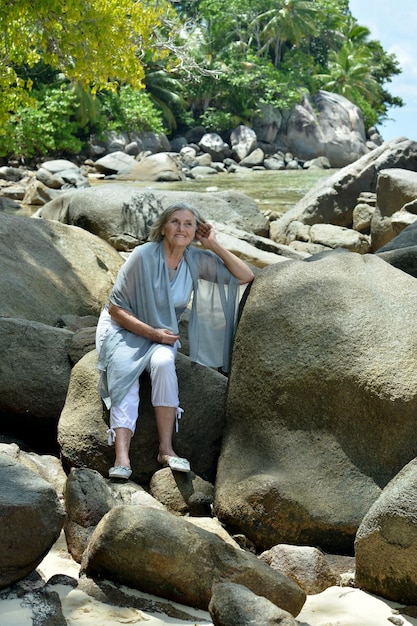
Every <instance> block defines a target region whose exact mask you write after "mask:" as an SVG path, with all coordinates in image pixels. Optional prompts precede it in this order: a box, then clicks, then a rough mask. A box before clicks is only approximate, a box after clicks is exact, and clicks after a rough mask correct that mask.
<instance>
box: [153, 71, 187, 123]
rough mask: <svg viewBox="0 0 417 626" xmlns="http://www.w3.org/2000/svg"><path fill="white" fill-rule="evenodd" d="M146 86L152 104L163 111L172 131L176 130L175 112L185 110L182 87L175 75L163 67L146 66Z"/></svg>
mask: <svg viewBox="0 0 417 626" xmlns="http://www.w3.org/2000/svg"><path fill="white" fill-rule="evenodd" d="M144 82H145V86H146V91H147V93H148V94H149V95H150V97H151V100H152V102H153V103H154V104H155V105H156V106H157V107H158V108H159V109H160V110H161V111H162V115H163V118H164V121H165V123H166V125H167V128H168V129H169V130H170V131H173V130H176V128H177V120H176V115H175V110H177V111H178V110H180V109H185V107H186V103H185V100H184V99H183V97H182V94H181V91H182V89H183V88H182V85H181V82H180V81H179V80H178V78H176V77H175V75H173V74H170V73H169V72H167V71H166V70H165V69H163V68H161V67H152V66H145V81H144Z"/></svg>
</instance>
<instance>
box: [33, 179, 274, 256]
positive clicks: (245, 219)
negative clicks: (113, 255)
mask: <svg viewBox="0 0 417 626" xmlns="http://www.w3.org/2000/svg"><path fill="white" fill-rule="evenodd" d="M174 202H189V203H190V204H192V205H194V206H195V207H196V208H197V209H198V210H199V211H200V212H201V214H202V215H203V217H205V218H206V219H207V220H215V221H217V222H222V223H227V224H231V225H233V226H236V227H237V228H241V229H242V230H247V231H249V232H254V233H256V234H259V235H266V234H267V232H268V221H267V219H266V218H265V217H264V216H263V214H262V213H261V212H260V211H259V209H258V207H257V205H256V203H255V202H254V201H253V200H252V199H251V198H249V197H248V196H245V195H244V194H241V193H238V192H234V191H227V192H215V193H209V194H204V193H199V192H195V191H161V190H156V189H152V190H149V189H138V188H137V187H134V186H131V185H127V184H126V185H122V184H117V183H114V184H111V183H110V184H101V185H97V186H95V187H91V188H90V189H82V190H76V191H70V192H68V193H67V194H64V195H63V196H61V197H59V198H56V199H55V200H52V201H51V202H48V203H47V204H45V205H44V206H43V207H42V208H41V209H40V210H39V212H38V216H39V217H42V218H46V219H50V220H57V221H59V222H63V223H64V224H73V225H75V226H80V227H82V228H85V229H86V230H89V231H90V232H92V233H93V234H95V235H97V236H98V237H100V238H101V239H104V240H105V241H108V242H110V243H111V244H112V245H113V246H114V247H116V248H118V249H129V248H132V247H134V246H136V245H138V243H141V242H143V241H144V240H145V239H146V237H147V235H148V232H149V227H150V226H151V224H152V223H153V222H154V221H155V219H156V218H157V217H158V216H159V215H160V213H162V211H163V210H164V209H166V208H167V207H168V206H170V205H171V204H173V203H174Z"/></svg>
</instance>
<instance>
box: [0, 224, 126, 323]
mask: <svg viewBox="0 0 417 626" xmlns="http://www.w3.org/2000/svg"><path fill="white" fill-rule="evenodd" d="M0 232H1V239H0V262H1V268H2V269H1V272H0V293H1V299H0V315H1V316H3V317H12V318H22V319H26V320H32V321H34V322H41V323H42V324H47V325H50V326H56V325H58V324H59V320H60V319H61V318H62V316H63V315H67V314H73V315H96V316H97V315H99V313H100V311H101V308H102V306H103V304H104V303H105V302H106V301H107V298H108V294H109V293H110V291H111V288H112V286H113V283H114V280H115V278H116V276H117V273H118V271H119V269H120V267H121V266H122V264H123V259H122V258H121V257H120V255H119V254H118V253H117V252H116V251H115V250H114V248H112V247H111V246H110V245H109V244H108V243H106V242H104V241H102V240H100V239H99V238H98V237H94V236H93V235H91V234H90V233H88V232H86V231H85V230H84V229H81V228H76V227H74V226H67V225H64V224H58V223H57V222H52V221H49V220H38V219H32V218H29V217H23V216H13V215H5V214H2V213H0Z"/></svg>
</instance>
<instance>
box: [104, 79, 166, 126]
mask: <svg viewBox="0 0 417 626" xmlns="http://www.w3.org/2000/svg"><path fill="white" fill-rule="evenodd" d="M100 102H101V115H100V121H99V123H98V124H97V125H96V130H97V131H98V132H104V131H108V130H114V131H117V132H120V131H129V130H135V131H141V130H144V131H146V130H150V131H154V132H155V133H161V132H163V124H162V119H161V117H162V115H161V112H160V111H158V110H157V109H156V107H155V105H154V104H153V103H152V101H151V97H150V95H149V94H148V93H146V92H144V91H139V90H137V89H133V88H132V87H130V86H129V85H125V86H124V87H122V88H121V89H120V92H119V93H117V94H114V93H112V92H109V93H106V94H102V95H101V96H100Z"/></svg>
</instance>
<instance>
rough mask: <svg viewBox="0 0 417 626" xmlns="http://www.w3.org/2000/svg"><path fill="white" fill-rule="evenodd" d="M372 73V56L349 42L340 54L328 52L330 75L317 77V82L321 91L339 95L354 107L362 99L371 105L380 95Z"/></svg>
mask: <svg viewBox="0 0 417 626" xmlns="http://www.w3.org/2000/svg"><path fill="white" fill-rule="evenodd" d="M372 69H373V55H372V52H371V51H370V50H369V49H368V48H366V47H365V46H359V47H357V46H355V45H354V44H353V43H352V42H346V43H345V44H344V45H343V46H342V47H341V48H340V50H339V51H335V50H331V51H330V52H329V60H328V72H327V73H323V74H317V75H316V77H315V79H316V82H317V85H318V87H319V88H321V89H323V88H324V89H327V90H328V91H332V92H334V93H338V94H340V95H342V96H344V97H345V98H347V99H348V100H350V101H351V102H354V103H355V102H356V100H357V98H358V96H362V97H363V98H365V100H367V101H368V102H369V103H371V104H372V102H373V101H374V100H375V99H376V98H377V96H378V94H379V84H378V82H377V80H376V79H375V78H374V77H373V75H372Z"/></svg>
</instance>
